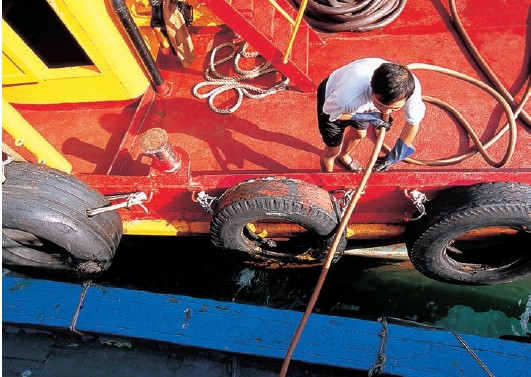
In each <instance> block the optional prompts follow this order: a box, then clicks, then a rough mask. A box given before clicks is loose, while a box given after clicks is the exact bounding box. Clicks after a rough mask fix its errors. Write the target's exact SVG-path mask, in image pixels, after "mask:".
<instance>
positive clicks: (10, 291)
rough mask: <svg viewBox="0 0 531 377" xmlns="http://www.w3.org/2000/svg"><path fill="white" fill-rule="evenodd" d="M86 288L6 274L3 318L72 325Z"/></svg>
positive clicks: (16, 322) (64, 325) (39, 323)
mask: <svg viewBox="0 0 531 377" xmlns="http://www.w3.org/2000/svg"><path fill="white" fill-rule="evenodd" d="M82 290H83V288H82V287H81V286H79V285H74V284H62V283H54V282H48V281H44V280H36V279H20V278H9V277H5V276H4V277H2V321H3V322H9V323H15V324H28V325H37V326H41V325H42V326H50V327H59V328H68V327H69V326H70V322H71V321H72V317H73V316H74V313H75V312H76V308H77V304H78V302H79V297H80V295H81V292H82Z"/></svg>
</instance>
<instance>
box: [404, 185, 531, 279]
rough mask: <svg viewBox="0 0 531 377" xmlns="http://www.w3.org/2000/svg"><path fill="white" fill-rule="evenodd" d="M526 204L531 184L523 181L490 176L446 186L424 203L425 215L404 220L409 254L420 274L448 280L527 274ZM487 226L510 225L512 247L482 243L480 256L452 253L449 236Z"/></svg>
mask: <svg viewBox="0 0 531 377" xmlns="http://www.w3.org/2000/svg"><path fill="white" fill-rule="evenodd" d="M530 204H531V186H529V185H526V184H523V183H512V182H489V183H481V184H476V185H472V186H463V187H458V188H452V189H449V190H445V191H443V192H441V193H440V194H439V195H438V196H437V197H436V198H434V199H433V200H431V201H429V202H428V203H427V204H426V212H427V216H425V217H422V218H421V219H420V220H418V221H415V222H411V223H410V224H409V226H408V229H407V232H406V244H407V247H408V253H409V257H410V259H411V261H412V263H413V265H414V266H415V268H416V269H417V270H418V271H420V272H421V273H423V274H424V275H426V276H428V277H430V278H433V279H436V280H439V281H443V282H447V283H453V284H467V285H487V284H499V283H507V282H511V281H514V280H517V279H519V278H523V277H526V276H529V275H530V274H531V253H530V250H529V245H530V244H531V233H530V230H531V217H530ZM490 227H504V228H505V227H506V228H510V229H514V230H516V231H517V233H516V235H515V237H518V239H517V240H516V241H514V239H515V238H512V240H513V242H512V244H511V245H512V246H511V247H508V246H507V244H505V246H504V245H497V246H495V250H494V252H493V250H491V251H489V252H490V254H489V253H487V250H486V249H484V250H483V251H484V254H477V255H478V256H477V257H476V258H479V260H477V259H476V260H474V261H467V260H460V258H459V254H455V255H456V256H457V257H458V258H454V257H452V252H453V251H452V249H451V248H452V247H453V242H454V241H456V240H457V239H458V238H459V237H460V236H462V235H463V234H465V233H467V232H470V231H473V230H480V229H486V228H490ZM500 240H502V239H501V238H500ZM500 242H501V241H500ZM478 244H479V242H478ZM517 245H518V246H517ZM480 248H481V246H479V247H478V249H480ZM457 251H458V252H460V251H459V250H457ZM476 253H477V251H476ZM493 254H494V256H493ZM488 258H491V259H490V260H489V259H488ZM492 258H494V260H493V259H492ZM481 259H484V260H483V261H482V260H481Z"/></svg>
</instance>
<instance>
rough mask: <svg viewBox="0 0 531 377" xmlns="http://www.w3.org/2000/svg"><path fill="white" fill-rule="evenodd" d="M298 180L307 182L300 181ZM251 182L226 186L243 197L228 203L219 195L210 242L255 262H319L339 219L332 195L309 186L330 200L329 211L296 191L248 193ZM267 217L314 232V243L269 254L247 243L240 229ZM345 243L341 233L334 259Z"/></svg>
mask: <svg viewBox="0 0 531 377" xmlns="http://www.w3.org/2000/svg"><path fill="white" fill-rule="evenodd" d="M291 181H295V180H291ZM298 184H299V185H304V186H309V185H310V184H308V183H306V182H302V181H300V182H299V183H298ZM252 185H253V182H252V181H251V182H243V184H240V185H238V186H236V187H235V188H232V189H229V190H232V192H231V197H238V196H239V195H238V192H239V191H241V192H242V193H244V195H241V196H242V197H243V196H245V198H242V199H240V200H237V201H234V202H228V203H227V202H225V201H224V200H223V197H222V198H221V200H220V202H219V205H218V208H219V209H218V210H217V211H216V212H215V213H214V217H213V219H212V222H211V227H210V230H211V239H212V242H213V243H214V244H215V245H216V246H218V247H220V248H223V249H229V250H234V251H237V252H240V253H243V254H246V255H248V256H250V257H251V258H252V259H253V260H254V261H256V262H258V263H257V265H259V266H265V267H275V268H283V267H310V266H316V265H322V263H323V262H324V260H325V257H326V252H327V250H328V248H329V246H331V244H332V242H333V239H334V236H335V230H336V228H337V226H338V223H339V218H338V215H337V213H338V210H339V209H338V208H337V203H336V202H335V200H334V198H333V197H332V196H330V194H328V192H326V191H325V190H323V189H321V188H319V187H317V186H314V187H311V190H312V192H313V193H314V194H315V196H321V199H322V200H323V199H324V200H329V201H331V202H332V203H331V208H333V210H332V211H331V210H330V209H325V208H322V207H320V206H318V205H315V204H309V203H307V202H305V201H304V200H301V198H297V195H286V196H281V195H280V194H279V196H275V195H274V192H272V193H271V192H270V193H268V196H264V195H263V193H262V192H257V193H256V195H252V194H249V192H250V191H251V192H252V191H253V189H252ZM312 186H313V185H312ZM250 187H251V188H250ZM229 190H227V191H229ZM280 191H282V190H280ZM325 198H326V199H325ZM266 219H275V220H278V219H281V220H287V221H288V222H290V223H295V224H298V225H301V226H303V227H304V228H306V229H307V230H309V231H310V233H312V234H313V235H315V240H314V242H315V244H314V245H313V246H312V247H310V248H309V249H308V250H307V252H305V253H303V254H300V255H292V254H283V253H274V254H275V255H272V254H271V253H269V252H267V251H266V250H264V249H263V248H262V247H259V246H253V245H250V243H249V242H246V240H245V238H244V236H243V234H242V229H243V228H244V227H245V226H246V225H247V224H248V223H250V222H253V221H255V220H266ZM346 244H347V240H346V237H345V234H343V236H342V238H341V240H340V243H339V245H338V248H337V250H336V253H335V256H334V260H333V262H337V260H339V258H340V257H341V255H342V253H343V251H344V249H345V248H346Z"/></svg>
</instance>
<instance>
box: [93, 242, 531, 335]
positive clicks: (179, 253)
mask: <svg viewBox="0 0 531 377" xmlns="http://www.w3.org/2000/svg"><path fill="white" fill-rule="evenodd" d="M319 273H320V268H317V269H300V270H283V271H282V270H263V269H258V268H253V267H252V266H249V265H247V264H245V263H244V261H243V260H242V259H241V258H239V257H238V256H236V255H233V254H232V253H228V252H224V251H222V250H219V249H216V248H213V247H212V246H211V245H210V242H209V241H208V240H205V239H203V240H199V239H182V238H159V237H156V238H150V237H128V238H125V239H124V241H123V243H122V246H121V247H120V248H119V250H118V252H117V255H116V258H115V261H114V263H113V266H112V267H111V269H110V270H109V271H108V272H107V273H106V274H105V275H104V276H103V277H102V281H100V283H103V284H107V285H113V286H118V287H125V288H133V289H142V290H147V291H152V292H163V293H172V294H179V295H189V296H193V297H203V298H211V299H217V300H222V301H232V302H237V303H246V304H256V305H264V306H269V307H273V308H282V309H292V310H299V311H304V310H305V308H306V304H307V302H308V300H309V298H310V296H311V294H312V292H313V289H314V287H315V284H316V282H317V278H318V276H319ZM314 311H315V312H319V313H323V314H334V315H339V316H348V317H357V318H368V319H377V318H378V317H381V316H383V315H385V316H388V317H395V318H400V319H406V320H413V321H416V322H420V323H423V324H429V325H433V326H438V327H443V328H446V329H449V330H454V331H457V332H460V333H466V334H475V335H481V336H487V337H495V338H498V337H513V336H518V337H524V339H527V340H531V326H529V315H530V313H531V278H526V279H523V280H519V281H517V282H514V283H508V284H501V285H493V286H458V285H451V284H445V283H440V282H437V281H434V280H431V279H428V278H426V277H424V276H423V275H422V274H420V273H418V272H417V271H416V270H414V269H413V268H412V266H411V264H410V263H409V262H403V263H390V262H383V261H381V260H368V259H367V258H355V257H344V258H343V259H341V260H340V262H339V263H337V264H335V265H333V266H332V268H331V270H330V272H329V274H328V277H327V280H326V282H325V285H324V287H323V290H322V292H321V294H320V297H319V300H318V302H317V304H316V307H315V310H314Z"/></svg>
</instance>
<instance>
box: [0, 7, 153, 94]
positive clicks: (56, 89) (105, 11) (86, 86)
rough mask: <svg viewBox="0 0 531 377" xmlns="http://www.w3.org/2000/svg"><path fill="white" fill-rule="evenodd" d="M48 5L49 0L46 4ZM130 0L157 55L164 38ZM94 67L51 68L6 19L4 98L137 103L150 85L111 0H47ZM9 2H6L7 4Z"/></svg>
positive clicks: (3, 56)
mask: <svg viewBox="0 0 531 377" xmlns="http://www.w3.org/2000/svg"><path fill="white" fill-rule="evenodd" d="M43 1H44V0H43ZM145 2H147V0H128V1H126V3H127V5H128V6H129V8H130V9H131V13H132V17H133V19H134V20H135V22H136V23H137V25H138V26H139V29H140V32H141V33H142V35H143V36H144V39H145V41H146V44H147V46H148V48H149V49H150V51H151V52H152V55H153V56H156V54H157V53H158V49H159V40H158V39H157V36H156V34H155V32H154V31H153V30H152V29H151V28H150V27H149V18H150V14H149V16H148V15H147V14H146V7H143V5H142V4H143V3H145ZM46 3H47V5H48V6H50V7H51V9H52V10H53V12H54V13H55V14H56V15H57V17H58V18H59V19H60V22H62V23H63V24H64V26H65V27H66V29H68V32H69V33H70V34H71V35H72V37H73V38H74V39H75V41H77V43H78V44H79V46H80V47H81V49H82V50H83V51H84V52H85V54H86V55H87V57H88V58H89V59H90V61H91V62H92V64H90V65H83V66H72V67H61V68H50V67H48V66H47V65H46V64H45V63H44V61H43V60H41V58H39V56H38V55H37V54H36V53H35V51H33V50H32V48H31V46H30V45H28V44H27V43H26V42H25V41H24V40H23V39H22V38H21V37H20V36H19V35H18V34H17V33H16V32H15V31H14V30H13V28H12V27H11V26H10V25H8V23H7V22H6V21H5V20H4V19H3V20H2V92H3V93H2V95H3V97H4V98H5V99H6V100H7V101H8V102H11V103H24V104H30V103H31V104H52V103H77V102H97V101H113V100H125V99H133V98H137V97H139V96H141V95H142V94H143V93H144V92H145V90H146V88H147V87H148V85H149V79H148V76H147V75H146V73H145V72H144V68H143V65H142V62H141V61H140V60H139V59H138V57H137V56H136V54H135V53H134V50H133V47H132V44H131V42H130V41H129V38H128V36H127V34H126V32H125V31H124V30H123V27H122V25H121V24H120V22H119V21H118V19H117V17H116V16H115V15H114V13H113V10H112V7H111V6H110V4H109V2H108V1H106V0H99V1H79V0H46ZM4 4H5V3H4Z"/></svg>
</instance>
